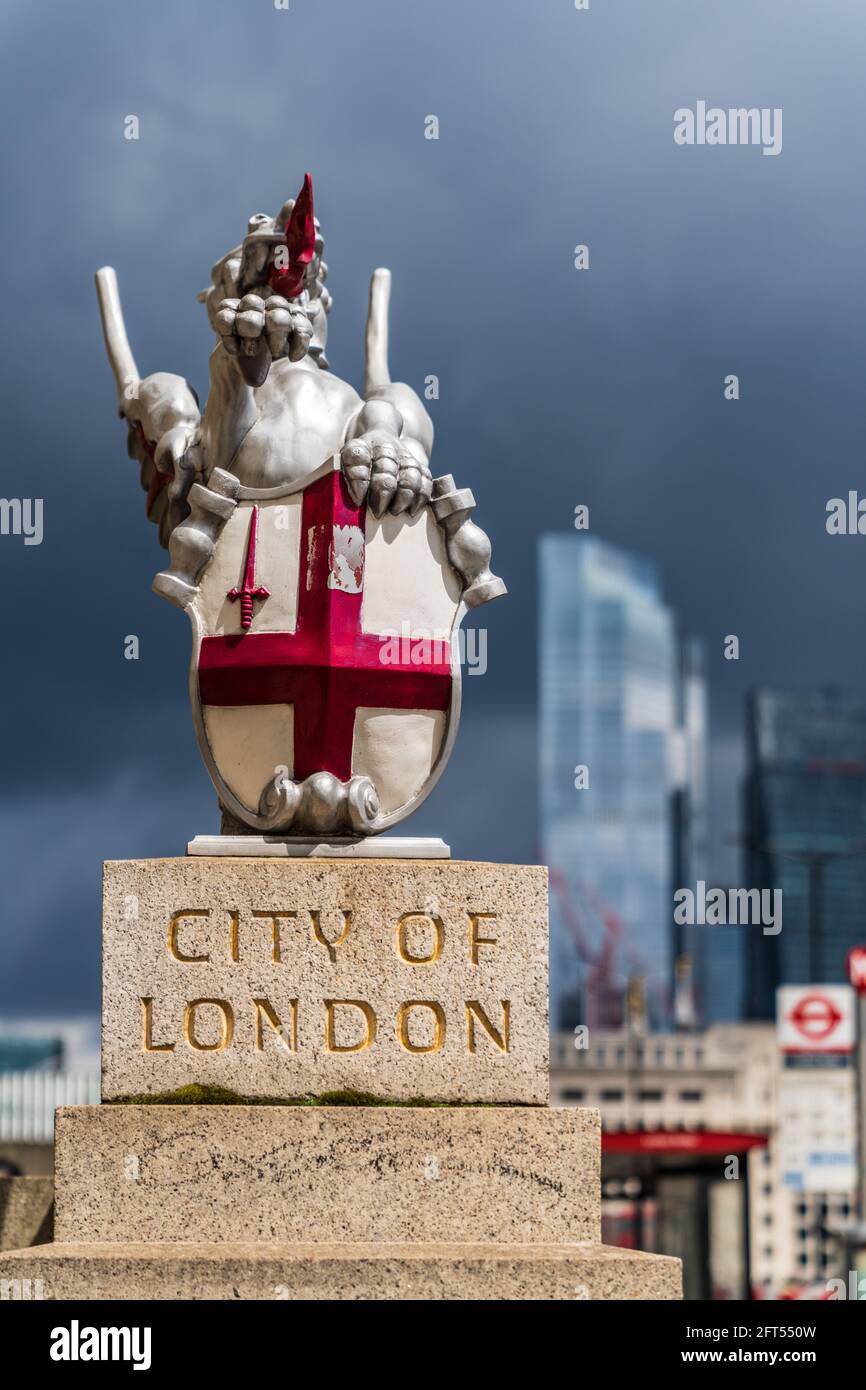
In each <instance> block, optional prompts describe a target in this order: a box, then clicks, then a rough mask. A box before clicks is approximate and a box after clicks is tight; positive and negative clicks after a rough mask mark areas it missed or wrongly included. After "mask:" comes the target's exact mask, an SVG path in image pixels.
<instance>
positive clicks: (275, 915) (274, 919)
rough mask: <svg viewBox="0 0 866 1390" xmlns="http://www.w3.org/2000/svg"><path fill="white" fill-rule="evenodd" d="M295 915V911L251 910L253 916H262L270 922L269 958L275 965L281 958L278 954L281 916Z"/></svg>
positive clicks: (279, 949)
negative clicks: (271, 939)
mask: <svg viewBox="0 0 866 1390" xmlns="http://www.w3.org/2000/svg"><path fill="white" fill-rule="evenodd" d="M297 915H298V914H297V912H256V911H255V910H254V911H253V916H254V917H263V918H265V919H266V920H267V921H269V922H270V923H271V932H272V935H273V943H274V944H273V949H272V950H271V960H272V961H273V962H274V964H275V965H279V963H280V960H281V958H282V957H281V954H280V951H281V942H280V920H281V918H283V917H297Z"/></svg>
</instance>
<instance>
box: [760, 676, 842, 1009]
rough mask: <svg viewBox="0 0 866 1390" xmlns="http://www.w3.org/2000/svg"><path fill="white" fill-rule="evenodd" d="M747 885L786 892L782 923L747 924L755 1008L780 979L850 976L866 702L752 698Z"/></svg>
mask: <svg viewBox="0 0 866 1390" xmlns="http://www.w3.org/2000/svg"><path fill="white" fill-rule="evenodd" d="M747 724H748V757H749V763H748V768H747V778H746V786H745V798H744V800H745V807H744V809H745V825H746V836H745V841H746V848H745V854H744V873H745V877H744V886H746V887H749V888H779V889H781V890H782V930H781V932H780V933H779V934H778V936H764V935H763V933H762V932H761V929H760V927H757V928H755V927H748V928H746V936H747V945H746V1001H745V1002H746V1013H747V1016H748V1017H750V1018H772V1017H773V1015H774V1013H775V990H776V986H777V985H780V984H830V983H834V982H836V983H840V982H842V981H843V980H844V979H845V956H846V954H847V952H848V950H849V948H850V947H851V946H856V945H859V944H861V943H863V942H864V941H866V705H864V703H863V702H862V701H857V700H853V699H851V698H848V697H845V696H842V695H840V694H838V693H834V692H828V691H822V692H815V693H811V694H784V693H779V692H774V691H769V690H761V691H758V692H756V693H755V694H753V695H752V697H751V698H750V700H749V704H748V719H747Z"/></svg>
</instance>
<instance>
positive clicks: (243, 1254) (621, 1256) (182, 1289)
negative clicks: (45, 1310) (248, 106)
mask: <svg viewBox="0 0 866 1390" xmlns="http://www.w3.org/2000/svg"><path fill="white" fill-rule="evenodd" d="M681 1296H682V1295H681V1272H680V1262H679V1260H674V1259H671V1258H670V1257H668V1256H664V1255H642V1254H639V1253H638V1252H636V1251H633V1250H619V1249H616V1248H615V1247H613V1246H608V1245H598V1244H595V1243H592V1242H585V1243H578V1244H574V1245H475V1244H473V1245H467V1244H432V1243H429V1244H393V1245H391V1244H389V1245H385V1244H382V1245H371V1244H351V1243H344V1244H321V1245H279V1244H256V1245H237V1244H227V1245H199V1244H180V1243H178V1244H143V1243H139V1244H134V1245H133V1244H130V1245H119V1244H94V1245H79V1244H57V1245H43V1246H34V1247H33V1248H32V1249H30V1250H19V1251H16V1252H14V1253H10V1254H6V1255H0V1299H7V1298H20V1299H36V1298H43V1299H90V1300H103V1299H104V1300H108V1301H115V1300H123V1299H185V1300H198V1299H232V1300H237V1299H258V1300H267V1299H274V1300H278V1301H279V1300H289V1301H292V1302H301V1301H304V1300H309V1299H320V1300H321V1299H333V1300H340V1301H341V1302H342V1301H345V1300H355V1301H368V1300H377V1301H380V1300H395V1301H401V1302H402V1301H408V1300H416V1299H427V1300H449V1299H450V1300H465V1299H472V1300H478V1301H482V1300H483V1301H491V1300H499V1299H510V1300H521V1299H531V1300H533V1301H536V1300H549V1299H558V1300H559V1299H568V1300H583V1299H676V1298H680V1297H681Z"/></svg>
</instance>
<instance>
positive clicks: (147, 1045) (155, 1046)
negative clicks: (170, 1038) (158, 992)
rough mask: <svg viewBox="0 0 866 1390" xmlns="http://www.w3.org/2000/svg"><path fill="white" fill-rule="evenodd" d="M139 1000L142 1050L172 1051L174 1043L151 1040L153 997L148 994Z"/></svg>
mask: <svg viewBox="0 0 866 1390" xmlns="http://www.w3.org/2000/svg"><path fill="white" fill-rule="evenodd" d="M141 1002H142V1006H143V1009H144V1017H143V1020H142V1022H143V1025H144V1029H143V1032H144V1036H143V1038H142V1043H141V1050H142V1052H174V1043H155V1042H154V1041H153V998H152V997H150V996H149V997H148V998H146V999H142V1001H141Z"/></svg>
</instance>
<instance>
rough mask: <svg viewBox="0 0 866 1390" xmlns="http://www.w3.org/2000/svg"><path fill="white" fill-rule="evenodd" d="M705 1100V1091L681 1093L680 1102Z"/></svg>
mask: <svg viewBox="0 0 866 1390" xmlns="http://www.w3.org/2000/svg"><path fill="white" fill-rule="evenodd" d="M703 1098H704V1093H703V1091H680V1100H691V1101H699V1100H703Z"/></svg>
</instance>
